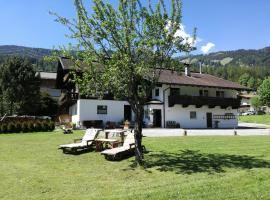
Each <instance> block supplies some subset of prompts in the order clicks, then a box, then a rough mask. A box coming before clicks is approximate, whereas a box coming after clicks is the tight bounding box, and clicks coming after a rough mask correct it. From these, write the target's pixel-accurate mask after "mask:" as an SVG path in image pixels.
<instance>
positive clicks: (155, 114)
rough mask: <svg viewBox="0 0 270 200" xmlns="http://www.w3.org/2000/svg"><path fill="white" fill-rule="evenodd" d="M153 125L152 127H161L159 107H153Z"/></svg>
mask: <svg viewBox="0 0 270 200" xmlns="http://www.w3.org/2000/svg"><path fill="white" fill-rule="evenodd" d="M153 126H154V127H158V128H160V127H161V110H160V109H153Z"/></svg>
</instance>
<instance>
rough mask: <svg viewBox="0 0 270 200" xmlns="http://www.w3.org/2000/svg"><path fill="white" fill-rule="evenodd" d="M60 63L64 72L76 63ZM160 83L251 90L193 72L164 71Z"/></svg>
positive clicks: (65, 59) (67, 61) (61, 59)
mask: <svg viewBox="0 0 270 200" xmlns="http://www.w3.org/2000/svg"><path fill="white" fill-rule="evenodd" d="M59 61H60V64H61V66H62V69H63V70H68V69H70V68H71V67H73V66H74V65H75V63H74V62H73V61H72V60H70V59H68V58H60V59H59ZM82 67H87V65H86V64H85V63H84V62H82ZM158 82H159V83H163V84H169V85H186V86H198V87H215V88H222V89H235V90H240V91H241V90H251V89H250V88H248V87H245V86H242V85H240V84H238V83H234V82H232V81H228V80H224V79H222V78H218V77H215V76H212V75H209V74H200V73H192V72H191V73H190V76H186V75H185V74H184V73H179V72H176V71H171V70H162V71H161V74H160V77H159V80H158Z"/></svg>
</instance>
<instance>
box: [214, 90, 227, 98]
mask: <svg viewBox="0 0 270 200" xmlns="http://www.w3.org/2000/svg"><path fill="white" fill-rule="evenodd" d="M216 97H221V98H224V97H225V93H224V91H216Z"/></svg>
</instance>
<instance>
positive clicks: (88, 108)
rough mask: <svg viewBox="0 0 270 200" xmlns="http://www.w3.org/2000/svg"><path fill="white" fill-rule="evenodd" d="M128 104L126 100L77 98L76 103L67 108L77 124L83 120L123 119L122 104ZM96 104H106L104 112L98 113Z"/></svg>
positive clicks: (117, 120) (112, 120)
mask: <svg viewBox="0 0 270 200" xmlns="http://www.w3.org/2000/svg"><path fill="white" fill-rule="evenodd" d="M125 105H129V104H128V102H126V101H115V100H97V99H79V100H78V101H77V103H76V104H74V105H73V106H71V107H70V108H69V114H70V115H71V116H72V122H73V123H76V125H77V126H80V125H82V122H83V121H89V120H102V121H103V123H106V122H107V121H111V122H120V121H123V120H124V106H125ZM98 106H106V108H107V109H106V110H107V113H106V114H98Z"/></svg>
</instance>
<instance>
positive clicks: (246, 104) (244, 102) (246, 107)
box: [239, 93, 256, 113]
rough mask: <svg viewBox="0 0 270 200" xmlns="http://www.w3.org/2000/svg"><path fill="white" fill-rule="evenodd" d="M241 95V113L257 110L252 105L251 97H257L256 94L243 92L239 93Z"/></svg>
mask: <svg viewBox="0 0 270 200" xmlns="http://www.w3.org/2000/svg"><path fill="white" fill-rule="evenodd" d="M239 96H240V97H241V105H240V108H239V112H240V113H244V112H247V111H255V108H253V107H252V105H251V98H252V97H255V96H256V95H254V94H245V93H243V94H239Z"/></svg>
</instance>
